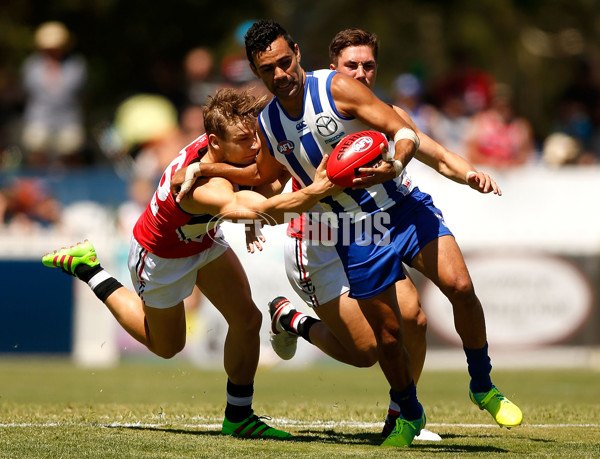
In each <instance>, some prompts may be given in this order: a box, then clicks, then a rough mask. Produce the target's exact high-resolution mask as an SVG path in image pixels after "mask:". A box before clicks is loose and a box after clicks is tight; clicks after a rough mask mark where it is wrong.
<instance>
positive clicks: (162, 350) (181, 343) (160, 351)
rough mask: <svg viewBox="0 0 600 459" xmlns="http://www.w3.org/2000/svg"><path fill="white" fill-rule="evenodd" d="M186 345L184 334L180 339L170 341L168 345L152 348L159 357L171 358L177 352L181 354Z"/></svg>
mask: <svg viewBox="0 0 600 459" xmlns="http://www.w3.org/2000/svg"><path fill="white" fill-rule="evenodd" d="M184 347H185V336H183V337H182V338H180V339H177V340H173V341H172V342H170V343H168V344H166V345H163V346H157V347H154V348H152V349H151V351H152V352H154V353H155V354H156V355H158V356H159V357H162V358H163V359H171V358H173V357H175V356H176V355H177V354H179V353H180V352H181V351H182V350H183V348H184Z"/></svg>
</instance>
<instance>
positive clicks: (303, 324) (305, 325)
mask: <svg viewBox="0 0 600 459" xmlns="http://www.w3.org/2000/svg"><path fill="white" fill-rule="evenodd" d="M317 322H321V321H320V320H318V319H315V318H314V317H311V316H307V315H305V316H304V317H302V318H301V319H300V320H299V321H298V325H296V328H297V329H298V334H299V335H300V336H301V337H302V338H304V339H305V340H306V341H308V342H309V343H311V344H312V341H311V340H310V328H311V327H312V326H313V325H314V324H316V323H317Z"/></svg>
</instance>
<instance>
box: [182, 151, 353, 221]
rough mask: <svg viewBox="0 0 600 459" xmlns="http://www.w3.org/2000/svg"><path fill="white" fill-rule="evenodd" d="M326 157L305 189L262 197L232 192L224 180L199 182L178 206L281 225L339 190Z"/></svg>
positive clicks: (231, 218) (234, 218)
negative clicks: (329, 172)
mask: <svg viewBox="0 0 600 459" xmlns="http://www.w3.org/2000/svg"><path fill="white" fill-rule="evenodd" d="M327 158H328V157H327V155H325V156H324V157H323V160H322V161H321V164H320V165H319V167H318V168H317V172H316V175H315V180H314V181H313V183H312V184H311V185H309V186H307V187H306V188H303V189H301V190H299V191H295V192H293V193H284V194H279V195H276V196H273V197H271V198H268V199H267V198H265V197H264V196H263V195H261V194H259V193H256V192H254V191H249V190H243V191H238V192H234V190H233V186H231V183H230V182H228V181H226V180H225V179H220V178H213V179H209V180H208V181H207V180H202V182H200V183H198V184H197V185H196V186H194V188H193V191H192V193H188V194H187V195H186V196H185V197H184V198H183V199H182V201H181V204H180V205H181V207H182V208H183V209H184V210H185V211H186V212H190V213H193V214H201V213H209V214H211V215H220V216H222V217H223V218H226V219H228V220H232V221H240V220H260V221H262V222H264V223H266V224H269V225H275V224H279V223H284V222H286V221H289V220H291V219H292V218H294V217H295V216H298V214H300V213H302V212H306V211H308V210H309V209H310V208H312V207H313V206H314V205H315V204H316V203H317V202H318V201H319V200H320V199H322V198H324V197H325V196H329V195H331V194H334V193H339V192H340V191H341V188H340V187H337V186H335V185H333V183H331V182H330V181H329V179H328V178H327V173H326V165H327Z"/></svg>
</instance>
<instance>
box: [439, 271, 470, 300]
mask: <svg viewBox="0 0 600 459" xmlns="http://www.w3.org/2000/svg"><path fill="white" fill-rule="evenodd" d="M443 290H444V293H445V294H446V296H447V297H448V298H449V299H450V301H451V302H452V303H454V302H465V301H470V300H473V299H474V297H475V290H474V289H473V283H472V282H471V277H470V276H469V274H468V273H464V274H457V275H456V276H454V277H453V278H452V279H451V281H450V282H448V283H446V285H445V286H444V289H443Z"/></svg>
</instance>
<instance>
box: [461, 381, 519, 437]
mask: <svg viewBox="0 0 600 459" xmlns="http://www.w3.org/2000/svg"><path fill="white" fill-rule="evenodd" d="M469 397H470V398H471V401H472V402H473V403H474V404H475V405H477V406H478V407H479V409H480V410H486V411H488V412H489V413H490V414H491V415H492V417H493V418H494V420H495V421H496V422H497V423H498V425H499V426H500V427H507V428H511V427H515V426H518V425H519V424H521V422H522V421H523V413H522V412H521V409H520V408H519V407H518V406H517V405H515V404H514V403H513V402H511V401H510V400H509V399H507V398H506V397H505V396H504V395H502V393H501V392H500V391H499V390H498V389H497V388H496V386H492V388H491V389H490V390H489V391H488V392H477V393H473V391H471V389H469Z"/></svg>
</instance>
